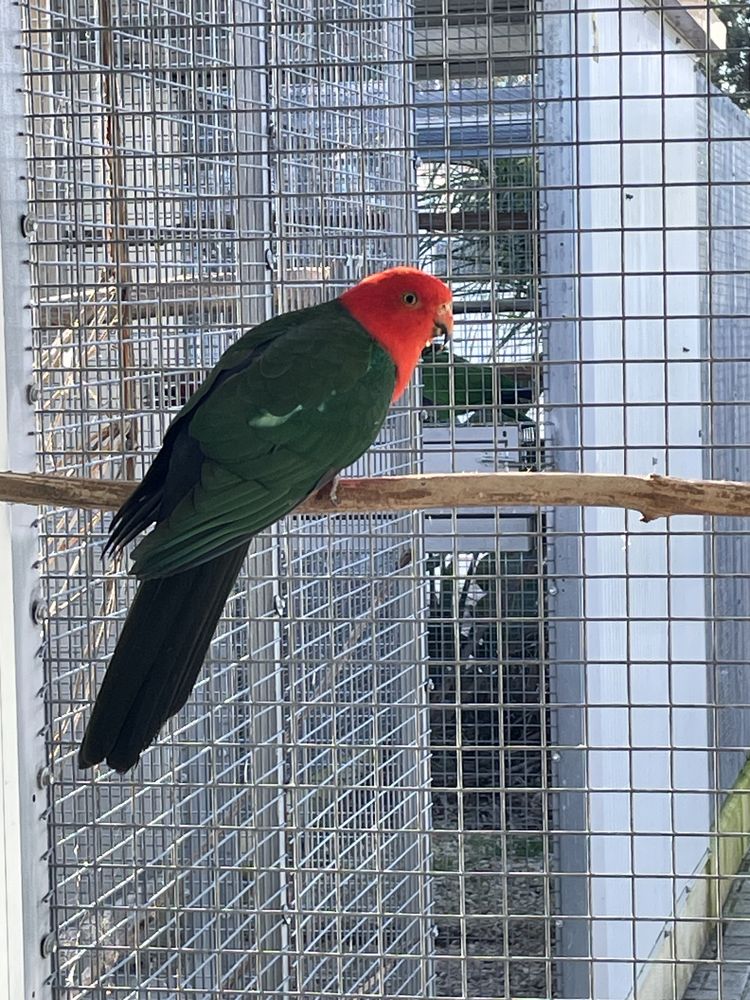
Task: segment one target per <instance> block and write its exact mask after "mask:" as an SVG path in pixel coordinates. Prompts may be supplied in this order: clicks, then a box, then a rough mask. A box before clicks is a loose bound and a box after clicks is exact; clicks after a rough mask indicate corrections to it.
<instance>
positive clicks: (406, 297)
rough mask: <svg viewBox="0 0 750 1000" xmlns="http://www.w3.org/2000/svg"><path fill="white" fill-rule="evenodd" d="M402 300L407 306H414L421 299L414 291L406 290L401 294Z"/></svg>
mask: <svg viewBox="0 0 750 1000" xmlns="http://www.w3.org/2000/svg"><path fill="white" fill-rule="evenodd" d="M401 301H402V302H403V303H404V305H405V306H411V307H412V308H413V307H414V306H415V305H417V304H418V302H419V299H418V298H417V296H416V294H415V293H414V292H404V294H403V295H402V296H401Z"/></svg>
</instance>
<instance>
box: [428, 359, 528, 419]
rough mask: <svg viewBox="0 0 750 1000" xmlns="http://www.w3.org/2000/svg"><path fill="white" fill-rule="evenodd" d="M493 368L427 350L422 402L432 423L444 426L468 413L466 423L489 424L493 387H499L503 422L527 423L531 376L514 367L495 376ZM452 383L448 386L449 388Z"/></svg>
mask: <svg viewBox="0 0 750 1000" xmlns="http://www.w3.org/2000/svg"><path fill="white" fill-rule="evenodd" d="M496 367H497V366H496V365H494V364H492V363H490V362H481V363H477V362H472V361H469V360H468V359H467V358H464V357H462V356H461V355H460V354H455V353H454V354H453V355H452V356H451V354H450V352H449V351H446V350H436V349H434V348H430V349H429V350H428V351H426V352H425V354H424V355H423V367H422V372H423V376H422V403H423V405H424V406H426V407H428V408H430V418H431V420H432V422H433V423H439V424H447V423H450V421H451V420H452V419H455V418H456V417H459V416H465V415H466V414H469V415H470V416H469V419H468V423H471V424H478V423H492V422H493V412H492V411H493V408H494V407H495V405H496V402H497V401H496V399H495V384H496V380H497V382H498V383H499V386H500V400H499V403H500V406H501V409H500V414H499V417H497V416H495V417H494V419H496V420H497V419H499V420H500V421H501V422H503V423H513V424H524V423H530V422H531V419H530V417H529V414H528V409H529V407H530V406H531V404H532V403H533V402H534V390H533V384H532V380H531V376H530V375H527V374H526V373H525V372H523V371H522V370H519V369H518V368H517V367H515V366H508V367H509V368H510V369H511V370H510V371H508V372H507V373H505V372H503V371H500V373H499V375H496V374H495V370H496ZM451 382H452V387H451Z"/></svg>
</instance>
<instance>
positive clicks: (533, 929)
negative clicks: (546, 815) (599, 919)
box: [433, 830, 553, 1000]
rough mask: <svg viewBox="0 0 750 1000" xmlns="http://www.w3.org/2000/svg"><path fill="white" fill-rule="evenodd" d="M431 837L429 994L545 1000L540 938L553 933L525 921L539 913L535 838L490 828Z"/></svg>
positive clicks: (540, 861)
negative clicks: (432, 990)
mask: <svg viewBox="0 0 750 1000" xmlns="http://www.w3.org/2000/svg"><path fill="white" fill-rule="evenodd" d="M433 837H434V840H433V872H434V884H433V908H434V914H435V923H436V926H437V938H436V942H435V970H436V994H435V995H436V996H437V997H456V998H461V1000H463V998H469V997H477V998H478V997H485V998H492V1000H495V998H503V1000H505V998H508V997H513V998H522V997H523V998H525V997H529V998H531V997H545V998H549V997H550V996H551V992H550V989H549V984H548V975H550V962H549V961H546V962H545V956H546V955H550V954H551V949H552V941H551V940H546V938H547V936H548V935H549V934H551V933H552V932H553V928H552V926H551V923H550V922H549V921H544V920H543V919H533V918H534V917H535V916H537V915H538V916H539V917H543V916H544V909H545V894H544V876H543V872H544V842H543V839H542V836H541V835H540V834H538V833H534V832H531V831H524V832H523V833H509V834H507V835H506V834H503V833H501V832H499V831H498V830H494V831H469V832H466V833H464V834H463V835H459V834H458V833H456V832H454V831H436V832H435V833H434V834H433ZM461 848H463V851H461ZM462 956H463V960H462Z"/></svg>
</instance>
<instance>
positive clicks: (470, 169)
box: [418, 156, 536, 304]
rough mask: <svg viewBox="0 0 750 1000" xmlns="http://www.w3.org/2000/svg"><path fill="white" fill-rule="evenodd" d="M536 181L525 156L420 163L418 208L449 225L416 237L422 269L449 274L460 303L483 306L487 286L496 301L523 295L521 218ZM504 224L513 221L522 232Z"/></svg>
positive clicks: (526, 285) (524, 225)
mask: <svg viewBox="0 0 750 1000" xmlns="http://www.w3.org/2000/svg"><path fill="white" fill-rule="evenodd" d="M535 183H536V177H535V167H534V161H533V159H532V158H531V157H530V156H507V157H495V158H494V159H492V160H487V159H482V158H477V159H471V160H464V161H458V162H453V161H451V162H450V163H449V164H447V165H446V164H445V163H443V162H442V161H437V162H434V163H426V164H424V165H423V167H422V171H421V176H420V189H419V195H418V202H419V211H420V213H432V214H440V215H443V214H444V215H445V217H446V218H447V219H450V222H451V224H450V230H449V231H446V232H443V231H440V230H438V231H436V230H434V229H431V230H430V231H428V232H423V233H421V234H420V236H419V261H420V265H421V266H422V267H427V268H428V269H430V270H433V271H434V272H435V273H436V274H443V275H444V274H447V273H448V272H449V271H450V273H451V274H452V277H453V279H454V281H455V282H456V291H457V292H460V297H461V298H464V299H476V300H486V301H487V302H488V304H489V302H490V300H491V296H492V294H493V289H494V295H496V296H503V297H510V296H513V297H516V298H525V297H527V296H529V295H530V294H531V275H532V273H533V270H534V268H533V261H534V255H533V249H534V237H533V234H532V232H531V230H533V226H532V225H531V224H530V223H528V222H527V220H528V218H529V217H530V215H531V212H532V204H533V202H532V191H533V187H534V184H535ZM499 220H500V221H499ZM502 220H505V221H504V223H503V221H502ZM508 220H511V221H515V220H518V221H519V222H520V223H521V226H520V228H518V229H514V228H512V227H510V226H508V225H507V222H508ZM501 223H502V224H501ZM493 282H494V285H493Z"/></svg>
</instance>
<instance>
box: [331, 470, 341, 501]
mask: <svg viewBox="0 0 750 1000" xmlns="http://www.w3.org/2000/svg"><path fill="white" fill-rule="evenodd" d="M340 482H341V476H340V475H339V474H338V473H336V475H335V476H334V477H333V479H332V480H331V488H330V490H329V491H328V499H329V500H330V501H331V503H332V504H333V506H334V507H338V505H339V483H340Z"/></svg>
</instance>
